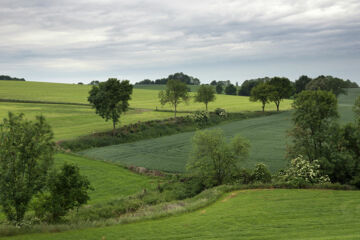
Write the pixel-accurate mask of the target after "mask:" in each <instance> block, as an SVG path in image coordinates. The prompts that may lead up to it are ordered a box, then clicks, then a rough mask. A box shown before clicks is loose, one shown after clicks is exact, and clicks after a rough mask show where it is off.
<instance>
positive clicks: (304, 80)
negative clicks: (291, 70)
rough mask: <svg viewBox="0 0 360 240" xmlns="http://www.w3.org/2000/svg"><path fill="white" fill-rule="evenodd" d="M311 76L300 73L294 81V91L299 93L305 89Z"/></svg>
mask: <svg viewBox="0 0 360 240" xmlns="http://www.w3.org/2000/svg"><path fill="white" fill-rule="evenodd" d="M311 80H312V79H311V78H309V77H308V76H306V75H302V76H300V77H299V79H298V80H296V81H295V93H300V92H302V91H304V90H305V89H306V85H307V84H308V83H309V82H311Z"/></svg>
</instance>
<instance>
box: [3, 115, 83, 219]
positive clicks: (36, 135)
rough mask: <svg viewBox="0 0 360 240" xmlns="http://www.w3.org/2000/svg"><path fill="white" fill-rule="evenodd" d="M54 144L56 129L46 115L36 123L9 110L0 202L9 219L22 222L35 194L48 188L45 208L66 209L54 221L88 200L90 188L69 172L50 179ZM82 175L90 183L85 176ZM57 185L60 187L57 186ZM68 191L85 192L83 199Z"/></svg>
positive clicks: (4, 138) (43, 208) (5, 134)
mask: <svg viewBox="0 0 360 240" xmlns="http://www.w3.org/2000/svg"><path fill="white" fill-rule="evenodd" d="M54 145H55V144H54V141H53V132H52V131H51V128H50V126H49V124H47V122H46V121H45V119H44V117H42V116H38V117H36V120H35V121H34V122H32V121H28V120H26V119H25V118H24V115H23V114H19V115H15V114H12V113H9V115H8V118H5V119H4V121H3V123H2V124H1V125H0V204H1V207H2V210H3V212H4V214H5V215H6V217H7V219H8V221H10V222H13V223H16V224H21V222H22V220H23V219H24V216H25V213H26V211H27V210H28V209H29V204H30V202H31V201H32V199H34V196H35V195H37V194H40V193H44V192H47V189H49V191H48V192H47V194H48V196H49V198H48V200H47V205H46V206H43V207H42V210H43V211H47V210H48V209H52V208H51V207H53V206H55V205H56V204H57V206H58V207H57V209H59V208H61V207H62V208H63V211H62V214H60V215H58V216H57V217H54V220H59V218H60V216H62V215H64V214H65V213H66V212H67V211H68V210H70V209H71V208H72V207H71V206H80V205H81V204H84V203H86V201H87V200H88V196H87V190H88V188H86V187H84V184H80V185H79V184H77V183H78V182H76V181H75V182H72V181H69V180H73V179H72V177H71V176H72V175H71V174H70V173H69V172H63V174H62V175H55V176H54V178H53V179H52V180H51V181H48V176H49V172H50V170H51V169H52V165H53V154H54V151H55V148H54ZM64 168H67V166H64ZM77 174H78V175H79V173H78V172H77ZM66 178H70V179H66ZM80 178H81V179H82V180H83V181H85V182H87V186H89V184H88V181H87V180H86V178H85V177H80ZM56 179H57V181H55V182H54V181H53V180H56ZM54 184H55V185H56V186H59V188H56V187H55V188H53V187H52V186H54ZM85 185H86V184H85ZM67 191H71V192H73V193H77V194H82V199H81V201H78V200H79V199H74V198H72V197H71V196H70V195H71V194H70V195H69V194H67ZM65 202H66V205H64V204H63V203H65ZM69 206H70V207H69Z"/></svg>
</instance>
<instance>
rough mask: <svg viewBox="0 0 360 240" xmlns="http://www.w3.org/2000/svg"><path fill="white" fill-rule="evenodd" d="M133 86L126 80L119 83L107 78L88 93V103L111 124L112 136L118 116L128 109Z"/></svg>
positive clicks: (114, 79)
mask: <svg viewBox="0 0 360 240" xmlns="http://www.w3.org/2000/svg"><path fill="white" fill-rule="evenodd" d="M132 89H133V86H132V85H131V84H130V82H129V81H128V80H124V81H121V82H120V81H119V80H117V79H116V78H109V80H107V81H106V82H101V83H99V84H98V85H94V86H93V87H92V89H91V90H90V92H89V97H88V101H89V102H90V103H91V104H92V106H93V108H95V109H96V113H97V114H99V115H100V116H101V117H102V118H104V119H105V120H106V121H108V120H110V119H111V120H112V122H113V135H115V127H116V124H117V123H118V122H119V118H120V115H121V114H122V113H123V112H126V111H127V110H128V108H129V100H130V99H131V97H130V96H131V94H132Z"/></svg>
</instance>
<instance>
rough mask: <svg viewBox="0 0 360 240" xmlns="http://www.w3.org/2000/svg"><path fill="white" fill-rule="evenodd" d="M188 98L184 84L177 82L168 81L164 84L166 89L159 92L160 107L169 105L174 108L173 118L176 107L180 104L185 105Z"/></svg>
mask: <svg viewBox="0 0 360 240" xmlns="http://www.w3.org/2000/svg"><path fill="white" fill-rule="evenodd" d="M189 98H190V96H189V91H188V88H187V86H186V84H185V83H183V82H180V81H177V80H169V81H168V82H167V83H166V89H165V90H162V91H160V92H159V99H160V103H161V105H165V104H167V103H169V104H171V105H172V106H173V107H174V115H175V118H176V111H177V106H178V105H179V104H180V103H182V102H185V103H187V102H188V101H189Z"/></svg>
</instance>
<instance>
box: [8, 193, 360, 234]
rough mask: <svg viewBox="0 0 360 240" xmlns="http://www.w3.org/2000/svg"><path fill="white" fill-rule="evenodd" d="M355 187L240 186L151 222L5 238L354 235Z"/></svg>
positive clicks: (359, 206) (359, 228)
mask: <svg viewBox="0 0 360 240" xmlns="http://www.w3.org/2000/svg"><path fill="white" fill-rule="evenodd" d="M359 199H360V191H334V190H288V189H276V190H242V191H235V192H232V193H229V194H226V195H225V196H224V197H223V198H221V199H220V200H219V201H217V202H216V203H215V204H213V205H210V206H208V207H205V208H202V209H199V210H197V211H194V212H191V213H187V214H181V215H178V216H173V217H167V218H162V219H157V220H152V221H141V222H135V223H130V224H121V225H114V226H109V227H101V228H91V229H83V230H73V231H68V232H62V233H52V234H29V235H23V236H16V237H13V238H4V239H19V240H20V239H23V240H25V239H26V240H32V239H37V240H41V239H52V240H58V239H59V240H60V239H61V240H63V239H79V240H80V239H81V240H99V239H108V240H110V239H253V240H256V239H274V240H275V239H276V240H281V239H284V240H285V239H309V240H310V239H311V240H314V239H316V240H325V239H326V240H332V239H333V240H335V239H341V240H343V239H359V238H360V221H359V220H358V216H359V215H360V201H359Z"/></svg>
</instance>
